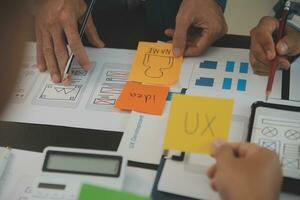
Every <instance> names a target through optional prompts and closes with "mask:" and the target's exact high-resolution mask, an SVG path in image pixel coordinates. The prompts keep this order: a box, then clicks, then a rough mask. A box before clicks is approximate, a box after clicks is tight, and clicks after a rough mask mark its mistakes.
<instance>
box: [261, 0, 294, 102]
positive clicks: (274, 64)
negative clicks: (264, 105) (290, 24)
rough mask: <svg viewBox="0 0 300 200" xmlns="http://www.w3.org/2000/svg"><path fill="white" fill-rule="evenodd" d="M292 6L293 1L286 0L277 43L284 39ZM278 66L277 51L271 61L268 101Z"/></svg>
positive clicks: (276, 39) (267, 89)
mask: <svg viewBox="0 0 300 200" xmlns="http://www.w3.org/2000/svg"><path fill="white" fill-rule="evenodd" d="M290 7H291V2H290V1H286V3H285V6H284V9H283V11H282V15H281V18H280V23H279V29H278V32H277V35H276V38H275V44H277V43H278V42H279V40H280V39H282V37H283V34H284V30H285V27H286V21H287V17H288V15H289V11H290ZM277 66H278V53H277V51H276V57H275V58H274V59H273V60H272V62H271V67H270V72H269V79H268V84H267V88H266V101H268V99H269V96H270V95H271V92H272V88H273V82H274V77H275V72H276V69H277Z"/></svg>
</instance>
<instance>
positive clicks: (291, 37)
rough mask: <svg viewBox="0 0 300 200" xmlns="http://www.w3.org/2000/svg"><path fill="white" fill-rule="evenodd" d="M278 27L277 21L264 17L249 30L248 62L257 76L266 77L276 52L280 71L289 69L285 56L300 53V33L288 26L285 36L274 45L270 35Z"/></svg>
mask: <svg viewBox="0 0 300 200" xmlns="http://www.w3.org/2000/svg"><path fill="white" fill-rule="evenodd" d="M278 27H279V22H278V20H277V19H275V18H273V17H264V18H262V19H261V20H260V22H259V24H258V25H257V26H256V27H255V28H254V29H252V30H251V46H250V62H251V66H252V68H253V70H254V72H255V73H257V74H259V75H268V73H269V70H270V65H271V61H272V60H273V59H274V58H275V57H276V51H277V53H278V55H279V58H278V63H279V68H281V69H288V68H289V67H290V62H289V60H288V59H287V56H295V55H297V54H299V53H300V42H299V41H300V32H298V31H297V30H295V29H294V28H292V27H289V26H288V27H287V29H286V33H285V36H284V37H283V38H282V39H281V40H280V41H279V42H278V43H277V45H275V43H274V40H273V37H272V35H273V33H274V32H275V31H277V29H278Z"/></svg>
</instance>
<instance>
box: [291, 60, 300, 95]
mask: <svg viewBox="0 0 300 200" xmlns="http://www.w3.org/2000/svg"><path fill="white" fill-rule="evenodd" d="M299 74H300V57H299V58H298V59H297V60H295V62H294V63H293V64H292V66H291V71H290V97H289V99H290V100H293V101H300V90H299V85H300V79H299Z"/></svg>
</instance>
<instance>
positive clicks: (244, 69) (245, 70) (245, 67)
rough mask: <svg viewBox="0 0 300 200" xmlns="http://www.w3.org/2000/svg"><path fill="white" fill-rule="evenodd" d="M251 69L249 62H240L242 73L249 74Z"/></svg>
mask: <svg viewBox="0 0 300 200" xmlns="http://www.w3.org/2000/svg"><path fill="white" fill-rule="evenodd" d="M248 69H249V63H246V62H241V64H240V73H243V74H247V73H248Z"/></svg>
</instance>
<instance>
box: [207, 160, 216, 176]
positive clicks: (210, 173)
mask: <svg viewBox="0 0 300 200" xmlns="http://www.w3.org/2000/svg"><path fill="white" fill-rule="evenodd" d="M216 170H217V165H216V164H214V165H213V166H211V167H210V168H209V169H208V170H207V176H208V177H209V178H210V179H212V178H214V176H215V174H216Z"/></svg>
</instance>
